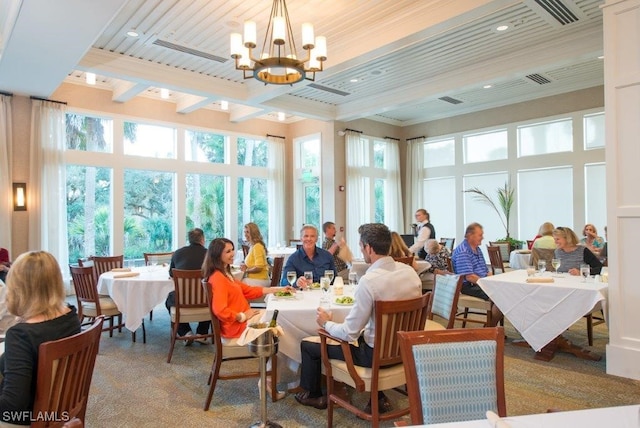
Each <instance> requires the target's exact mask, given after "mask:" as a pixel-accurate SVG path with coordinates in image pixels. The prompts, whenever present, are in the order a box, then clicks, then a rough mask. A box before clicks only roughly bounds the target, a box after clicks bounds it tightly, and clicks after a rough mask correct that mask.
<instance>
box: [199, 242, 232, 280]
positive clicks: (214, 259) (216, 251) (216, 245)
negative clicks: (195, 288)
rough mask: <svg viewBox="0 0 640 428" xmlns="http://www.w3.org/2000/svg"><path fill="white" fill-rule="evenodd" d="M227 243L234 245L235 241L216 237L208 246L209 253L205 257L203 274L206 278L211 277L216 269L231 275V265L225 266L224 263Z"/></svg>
mask: <svg viewBox="0 0 640 428" xmlns="http://www.w3.org/2000/svg"><path fill="white" fill-rule="evenodd" d="M227 244H231V247H232V248H234V249H235V247H234V246H233V241H231V240H230V239H227V238H216V239H214V240H213V241H211V243H210V244H209V248H207V255H206V256H205V257H204V263H202V276H203V277H204V278H205V279H209V277H210V276H211V275H213V273H214V272H215V271H219V272H222V273H223V274H224V275H227V274H228V275H231V266H229V265H227V269H226V270H225V268H224V263H222V252H223V251H224V249H225V247H226V246H227Z"/></svg>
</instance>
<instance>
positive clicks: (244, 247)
mask: <svg viewBox="0 0 640 428" xmlns="http://www.w3.org/2000/svg"><path fill="white" fill-rule="evenodd" d="M249 250H250V248H249V246H248V245H245V244H242V254H243V255H244V258H245V259H246V258H247V254H249Z"/></svg>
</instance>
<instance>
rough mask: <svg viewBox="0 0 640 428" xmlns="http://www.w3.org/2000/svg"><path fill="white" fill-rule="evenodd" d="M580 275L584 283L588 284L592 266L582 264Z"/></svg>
mask: <svg viewBox="0 0 640 428" xmlns="http://www.w3.org/2000/svg"><path fill="white" fill-rule="evenodd" d="M580 275H582V282H587V278H588V277H589V276H590V275H591V266H589V265H588V264H586V263H582V264H581V265H580Z"/></svg>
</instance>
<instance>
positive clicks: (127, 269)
mask: <svg viewBox="0 0 640 428" xmlns="http://www.w3.org/2000/svg"><path fill="white" fill-rule="evenodd" d="M111 272H131V268H113V269H111Z"/></svg>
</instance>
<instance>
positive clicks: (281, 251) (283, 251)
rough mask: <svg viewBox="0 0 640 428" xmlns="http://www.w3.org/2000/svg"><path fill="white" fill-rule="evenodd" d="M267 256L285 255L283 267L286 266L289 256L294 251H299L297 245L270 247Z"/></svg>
mask: <svg viewBox="0 0 640 428" xmlns="http://www.w3.org/2000/svg"><path fill="white" fill-rule="evenodd" d="M267 251H268V253H267V257H279V256H284V263H283V264H282V267H283V268H284V265H285V264H287V259H288V258H289V256H290V255H291V254H293V253H295V252H296V251H297V248H296V247H280V248H278V247H269V248H267Z"/></svg>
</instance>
